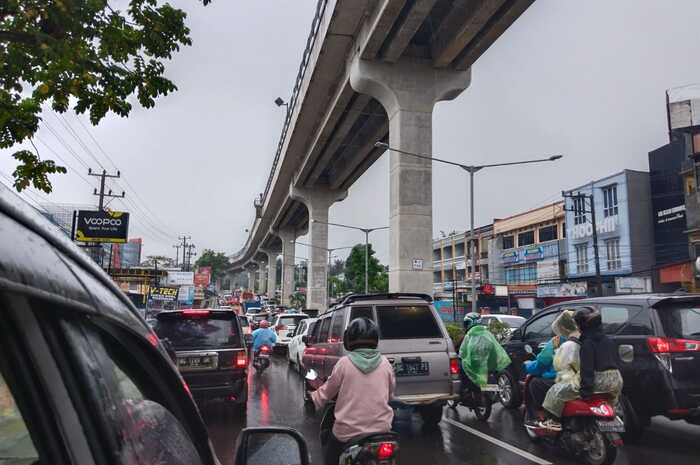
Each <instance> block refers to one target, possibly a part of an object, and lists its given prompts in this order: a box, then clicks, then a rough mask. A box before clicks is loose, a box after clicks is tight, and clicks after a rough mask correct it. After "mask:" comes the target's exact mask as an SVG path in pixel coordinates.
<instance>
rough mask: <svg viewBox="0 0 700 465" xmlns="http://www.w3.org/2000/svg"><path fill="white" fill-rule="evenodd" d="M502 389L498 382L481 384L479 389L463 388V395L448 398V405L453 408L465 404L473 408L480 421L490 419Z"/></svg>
mask: <svg viewBox="0 0 700 465" xmlns="http://www.w3.org/2000/svg"><path fill="white" fill-rule="evenodd" d="M500 390H501V388H500V386H499V385H498V384H486V385H484V386H481V387H480V388H479V390H476V389H473V388H468V387H467V388H464V389H463V390H462V396H461V398H460V399H459V400H448V401H447V405H448V406H449V407H450V408H451V409H453V410H455V409H456V408H457V406H458V405H463V406H465V407H467V408H468V409H470V410H472V411H473V412H474V415H476V418H477V419H479V420H480V421H488V419H489V417H490V416H491V410H492V406H493V404H495V403H496V402H497V399H498V397H497V396H498V394H499V393H500Z"/></svg>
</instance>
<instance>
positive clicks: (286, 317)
mask: <svg viewBox="0 0 700 465" xmlns="http://www.w3.org/2000/svg"><path fill="white" fill-rule="evenodd" d="M308 317H309V316H308V315H304V314H303V313H280V314H279V315H277V316H276V317H275V319H274V323H273V324H272V329H274V330H275V333H277V343H276V344H275V349H277V350H287V346H288V345H289V341H291V340H292V335H293V334H294V331H295V330H296V328H297V325H298V324H299V323H300V322H302V321H304V320H305V319H307V318H308Z"/></svg>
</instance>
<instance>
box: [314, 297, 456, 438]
mask: <svg viewBox="0 0 700 465" xmlns="http://www.w3.org/2000/svg"><path fill="white" fill-rule="evenodd" d="M360 317H365V318H369V319H371V320H373V321H374V322H376V323H377V326H378V327H379V350H380V351H381V353H382V354H383V355H385V356H386V357H387V359H388V360H389V362H390V363H391V364H392V366H393V367H394V373H395V374H396V392H395V393H394V395H395V397H396V398H398V399H399V400H400V401H402V402H404V403H406V404H409V405H414V406H416V408H417V410H418V411H419V412H420V413H421V415H422V416H423V420H424V421H425V423H426V424H432V425H434V424H437V423H438V422H439V421H440V419H441V418H442V407H443V406H444V405H445V404H446V403H447V401H448V400H456V399H458V398H459V392H460V380H459V358H458V356H457V354H456V352H455V349H454V346H453V344H452V340H451V339H450V337H449V335H448V333H447V330H446V329H445V326H444V324H443V322H442V320H441V318H440V317H439V315H438V313H437V312H436V310H435V308H434V307H433V305H432V298H431V297H430V296H428V295H424V294H405V293H401V294H374V295H351V296H348V297H346V298H345V299H343V300H342V301H341V302H340V303H339V304H337V305H336V306H334V307H333V308H331V309H330V310H329V311H328V312H326V313H323V314H321V315H320V316H319V317H318V320H317V321H316V323H315V325H314V326H313V332H310V333H309V334H308V335H307V336H305V340H304V342H305V344H306V348H305V349H304V355H303V359H302V364H303V367H304V369H305V370H307V371H308V370H310V369H313V370H314V371H316V372H317V373H318V378H317V379H316V380H315V381H306V382H307V383H309V385H307V388H311V389H316V388H318V387H319V386H320V385H321V384H323V383H324V382H325V381H326V380H327V379H328V377H329V376H330V374H331V372H332V371H333V367H334V366H335V364H336V363H337V361H338V360H339V359H340V358H341V357H343V356H344V355H346V353H347V352H346V350H345V348H344V347H343V334H344V332H345V329H346V328H347V326H348V324H349V323H350V321H352V320H354V319H355V318H360ZM305 395H306V393H305Z"/></svg>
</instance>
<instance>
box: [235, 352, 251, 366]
mask: <svg viewBox="0 0 700 465" xmlns="http://www.w3.org/2000/svg"><path fill="white" fill-rule="evenodd" d="M246 365H248V357H246V355H245V352H238V353H237V354H236V367H238V368H245V366H246Z"/></svg>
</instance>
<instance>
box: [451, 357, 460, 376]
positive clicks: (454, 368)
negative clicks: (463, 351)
mask: <svg viewBox="0 0 700 465" xmlns="http://www.w3.org/2000/svg"><path fill="white" fill-rule="evenodd" d="M450 374H451V375H458V374H459V359H458V358H451V359H450Z"/></svg>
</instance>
